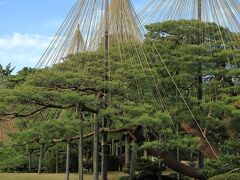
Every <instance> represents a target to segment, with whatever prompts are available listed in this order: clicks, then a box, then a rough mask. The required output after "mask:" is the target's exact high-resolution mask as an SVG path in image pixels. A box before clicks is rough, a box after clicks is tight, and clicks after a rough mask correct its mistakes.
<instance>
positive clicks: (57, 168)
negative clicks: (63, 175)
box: [56, 151, 59, 173]
mask: <svg viewBox="0 0 240 180" xmlns="http://www.w3.org/2000/svg"><path fill="white" fill-rule="evenodd" d="M58 161H59V160H58V151H57V152H56V173H58V172H59V167H58V164H59V162H58Z"/></svg>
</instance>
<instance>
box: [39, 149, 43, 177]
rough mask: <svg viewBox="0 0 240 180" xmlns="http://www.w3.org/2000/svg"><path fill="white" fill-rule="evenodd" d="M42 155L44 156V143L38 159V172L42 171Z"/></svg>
mask: <svg viewBox="0 0 240 180" xmlns="http://www.w3.org/2000/svg"><path fill="white" fill-rule="evenodd" d="M42 157H43V144H41V145H40V151H39V160H38V174H41V173H42Z"/></svg>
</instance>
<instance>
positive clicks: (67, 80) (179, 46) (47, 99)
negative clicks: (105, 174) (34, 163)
mask: <svg viewBox="0 0 240 180" xmlns="http://www.w3.org/2000/svg"><path fill="white" fill-rule="evenodd" d="M206 27H207V29H208V30H207V31H206ZM146 28H147V30H148V33H147V34H146V38H145V40H144V42H143V43H142V44H137V45H129V44H128V43H126V44H123V47H121V48H122V49H123V50H124V51H123V53H122V54H121V57H120V55H119V47H118V45H117V44H114V45H112V46H111V47H110V51H109V59H110V67H111V68H110V69H109V71H110V72H109V73H110V77H111V78H110V80H109V81H105V76H104V71H105V69H104V65H103V62H104V61H103V59H104V51H103V49H102V48H99V49H98V50H97V51H95V52H86V53H79V54H76V55H70V56H68V57H67V58H66V61H65V62H63V63H60V64H57V65H54V66H52V67H48V68H45V69H41V70H33V69H31V68H24V69H23V70H22V71H20V72H18V73H17V75H15V76H12V75H11V73H12V71H13V68H11V65H8V66H7V67H6V69H3V68H2V67H0V71H1V74H2V77H4V83H5V81H6V80H5V79H6V78H7V83H5V84H6V85H7V86H6V87H5V88H0V94H1V96H0V102H1V103H0V116H6V117H9V116H16V118H17V120H16V126H17V128H18V130H19V131H18V132H16V133H10V138H9V141H8V142H5V143H3V145H8V146H13V148H7V149H6V148H0V151H2V152H3V153H2V154H0V159H3V161H1V162H0V169H1V171H11V170H10V169H11V168H16V167H18V166H24V164H26V151H25V150H26V146H17V147H15V146H14V145H21V144H23V143H27V142H30V141H31V140H32V139H33V138H35V139H36V140H35V141H34V142H31V143H30V144H28V148H29V149H34V148H35V149H36V148H39V143H44V144H45V150H46V153H50V154H51V153H52V154H54V153H56V151H58V150H64V149H65V147H64V145H62V144H61V145H52V144H51V141H52V139H59V138H69V137H72V136H76V135H78V133H79V127H80V125H79V121H80V120H79V118H80V116H79V112H78V113H77V112H76V110H79V109H81V110H82V111H83V112H84V122H83V125H84V133H89V132H91V131H92V124H93V117H92V114H93V113H97V119H98V120H99V121H100V120H101V119H102V118H106V119H107V120H108V122H109V124H108V125H109V126H110V127H111V128H113V129H114V128H122V127H126V126H127V127H129V128H132V129H135V128H136V127H139V126H141V127H142V129H143V135H144V137H143V139H142V141H143V142H140V143H141V144H142V143H143V145H142V148H144V149H162V150H167V151H169V150H170V151H171V150H172V151H173V150H176V148H179V149H180V150H182V151H189V150H191V151H194V150H195V149H196V144H197V142H198V141H199V139H198V138H194V137H192V136H190V135H183V134H181V133H179V132H177V130H176V127H175V126H176V124H178V125H181V124H182V123H192V120H193V119H192V116H191V114H190V113H189V110H188V108H187V107H186V105H185V103H184V102H183V101H182V96H183V97H184V98H185V100H186V102H187V103H188V105H189V107H190V108H191V110H192V111H193V113H194V115H195V116H196V119H197V120H198V122H199V123H200V125H201V126H202V127H204V128H205V130H207V134H208V137H210V138H209V139H210V141H211V142H215V143H214V144H219V145H221V147H222V149H224V151H223V156H222V157H221V158H220V161H208V163H207V168H206V172H205V174H206V176H208V177H210V176H213V175H215V174H217V173H219V171H220V170H221V171H222V172H228V171H231V170H233V169H234V168H236V167H237V165H238V164H237V161H235V159H236V160H238V158H234V157H235V156H229V155H227V154H230V153H234V155H237V154H238V153H239V146H238V145H239V143H236V144H234V141H236V139H237V137H238V135H239V131H240V126H239V123H238V120H239V114H240V112H239V109H240V98H239V91H240V89H239V84H240V77H239V67H240V53H239V51H237V50H236V49H235V48H234V47H235V45H236V43H237V42H235V40H231V41H229V35H234V36H235V37H238V36H239V35H238V34H234V33H232V32H230V31H229V30H227V29H224V28H222V27H219V26H218V25H216V24H214V23H204V22H200V21H196V20H192V21H185V20H180V21H166V22H163V23H156V24H151V25H148V26H146ZM222 40H224V41H225V40H226V43H224V44H223V41H222ZM152 42H154V46H155V47H156V48H157V51H156V48H155V47H153V45H152ZM238 46H239V45H238ZM138 48H139V49H140V48H141V49H142V50H144V51H145V52H146V54H144V57H146V59H144V60H145V61H148V63H149V64H148V63H146V62H138V59H139V54H137V55H136V54H135V55H134V54H133V53H132V52H134V51H135V49H138ZM159 53H160V55H161V57H159ZM141 55H142V54H141V53H140V56H141ZM233 55H234V56H233ZM163 62H164V64H166V66H167V67H168V69H169V72H170V73H171V74H172V78H173V79H174V80H175V81H176V84H177V86H178V87H179V89H180V91H181V93H182V96H181V95H180V94H179V92H178V91H177V90H176V88H175V86H174V84H173V82H172V79H171V78H170V77H169V73H168V72H167V71H166V67H165V65H164V64H163ZM145 63H146V64H147V65H146V64H145ZM200 66H201V70H202V71H201V72H199V71H198V68H199V67H200ZM198 76H201V77H202V81H203V82H202V90H203V94H202V95H203V97H204V100H203V101H199V99H198V98H197V92H198V84H197V77H198ZM106 92H107V93H106ZM105 102H107V104H109V106H108V107H107V108H106V107H104V103H105ZM228 138H229V139H230V138H231V139H233V140H232V142H231V141H226V139H228ZM231 147H233V149H231ZM11 154H13V155H14V158H12V159H11V156H10V155H11ZM53 161H54V159H53V157H51V158H49V160H48V161H46V162H45V163H46V166H47V169H48V171H49V172H52V171H53V164H54V162H53ZM227 161H229V162H231V163H230V165H229V166H224V164H226V163H227ZM141 163H142V164H141ZM139 164H140V166H139V171H140V172H143V173H145V174H149V172H150V171H151V170H156V169H155V167H156V164H154V163H153V164H152V162H149V161H146V162H145V160H143V161H142V162H140V163H139ZM115 165H116V166H117V159H114V158H113V159H112V162H111V166H110V167H115ZM143 167H144V168H143ZM148 167H151V168H150V169H149V168H148ZM219 167H222V168H219ZM141 168H142V169H141ZM114 169H115V168H114ZM147 171H149V172H147ZM152 173H153V172H152ZM154 173H155V172H154ZM154 173H153V174H154ZM155 174H156V173H155Z"/></svg>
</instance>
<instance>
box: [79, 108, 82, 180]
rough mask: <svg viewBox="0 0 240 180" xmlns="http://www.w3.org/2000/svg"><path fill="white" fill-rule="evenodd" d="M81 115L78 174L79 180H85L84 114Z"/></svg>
mask: <svg viewBox="0 0 240 180" xmlns="http://www.w3.org/2000/svg"><path fill="white" fill-rule="evenodd" d="M79 113H80V128H79V136H80V138H79V149H78V173H79V180H83V114H82V113H81V112H79Z"/></svg>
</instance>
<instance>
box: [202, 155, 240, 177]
mask: <svg viewBox="0 0 240 180" xmlns="http://www.w3.org/2000/svg"><path fill="white" fill-rule="evenodd" d="M239 166H240V157H239V156H236V155H223V156H221V157H220V158H219V160H208V161H207V163H206V167H205V169H204V170H203V174H204V175H205V177H208V178H210V177H213V176H216V175H219V174H224V173H240V169H239ZM227 177H228V176H227V175H226V178H227Z"/></svg>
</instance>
